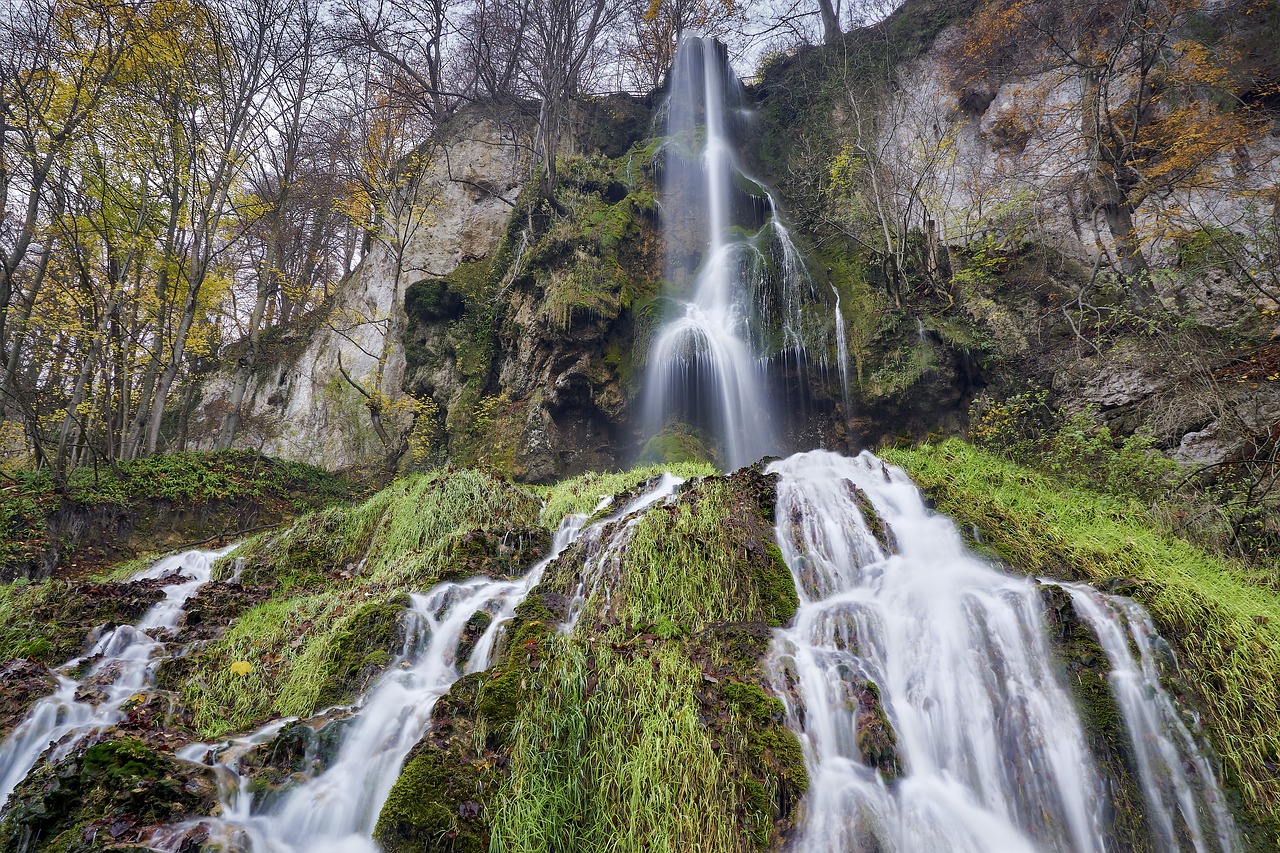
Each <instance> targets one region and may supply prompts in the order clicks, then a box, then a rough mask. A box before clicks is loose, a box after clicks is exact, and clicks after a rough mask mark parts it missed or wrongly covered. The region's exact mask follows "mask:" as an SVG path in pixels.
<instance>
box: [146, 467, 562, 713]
mask: <svg viewBox="0 0 1280 853" xmlns="http://www.w3.org/2000/svg"><path fill="white" fill-rule="evenodd" d="M540 508H541V500H540V495H539V494H538V493H537V492H535V491H534V490H532V489H530V488H528V487H524V486H517V485H513V484H512V483H510V482H507V481H505V480H502V479H499V478H497V477H494V476H492V475H490V474H485V473H481V472H476V471H438V472H433V473H430V474H421V475H415V476H412V477H408V478H406V479H404V480H402V481H399V482H397V483H395V484H393V485H392V486H390V487H389V488H387V489H384V490H383V491H381V492H379V493H378V494H376V495H374V496H373V497H372V498H370V499H368V500H367V501H365V502H364V503H361V504H358V505H355V506H343V507H331V508H329V509H327V510H324V511H321V512H318V513H314V514H312V515H308V516H304V517H303V518H301V519H299V520H298V521H297V522H296V523H295V524H294V525H293V526H292V527H290V528H288V529H287V530H284V531H280V532H278V533H269V534H266V535H263V536H260V537H258V538H257V539H255V540H253V541H251V542H250V543H248V544H247V545H246V546H245V547H244V548H243V549H241V551H240V552H238V554H237V556H236V559H238V560H239V561H241V563H240V569H239V571H240V577H239V580H240V581H241V582H242V583H245V584H252V585H254V587H255V588H258V589H262V588H266V589H269V590H270V598H269V599H268V600H266V601H263V602H261V603H259V604H256V605H255V606H253V607H251V608H250V609H248V610H247V611H245V612H243V613H242V614H240V615H239V616H238V617H237V618H236V619H235V621H234V622H233V624H232V625H231V626H230V627H229V628H228V629H227V630H226V631H225V633H223V634H221V635H220V636H218V637H217V638H216V639H215V640H213V641H212V642H207V643H203V644H198V647H197V648H195V649H193V650H192V652H191V654H189V655H187V656H186V657H184V658H181V659H178V660H175V661H172V662H169V663H166V664H165V665H164V666H163V667H162V668H161V671H160V676H159V680H160V684H161V686H162V687H168V688H171V689H174V690H176V691H179V695H180V698H181V702H182V705H183V707H184V708H186V709H187V710H188V713H189V715H190V717H189V719H190V724H191V726H192V727H193V728H194V729H195V730H196V731H197V732H198V733H199V734H200V735H201V736H202V737H216V736H218V735H221V734H224V733H226V732H229V731H237V730H243V729H246V728H248V727H250V726H252V725H254V724H256V723H259V722H262V721H264V720H267V719H270V718H272V717H280V716H301V717H306V716H308V715H310V714H313V713H315V712H316V711H319V710H321V709H323V708H324V707H326V706H328V705H332V704H337V703H342V702H346V701H349V700H350V699H352V698H354V696H355V695H356V694H357V693H358V692H359V691H360V690H361V689H363V687H364V686H366V685H367V684H368V683H369V681H370V680H371V679H372V677H373V676H374V675H376V674H377V673H378V672H380V671H381V670H382V669H383V668H384V667H385V666H386V665H387V664H388V663H390V661H391V660H392V658H393V657H394V655H395V653H396V652H397V651H398V650H399V648H400V645H401V643H402V636H403V633H402V626H401V625H400V616H401V614H402V612H403V610H404V608H405V606H406V604H407V599H406V598H405V594H406V593H407V592H411V591H416V590H425V589H427V588H429V587H430V586H432V585H433V584H435V583H438V582H439V581H441V580H446V579H449V578H454V577H461V576H470V575H472V574H476V573H478V572H484V573H486V574H491V575H502V574H520V573H523V572H524V571H525V570H527V569H528V567H529V565H530V564H531V563H532V562H534V561H535V560H536V559H538V558H539V557H541V556H542V554H543V553H544V551H545V547H546V545H547V540H548V536H547V534H546V531H545V530H543V529H542V528H541V527H540V526H539V525H538V513H539V510H540ZM234 566H235V562H234V560H228V561H226V562H224V563H222V564H220V568H219V571H220V572H222V573H223V574H224V575H225V574H230V573H232V572H234V571H235V568H234ZM240 661H244V662H247V663H249V664H250V665H251V667H252V670H251V671H250V672H249V673H247V674H237V673H236V672H234V671H233V670H232V664H233V663H236V662H240Z"/></svg>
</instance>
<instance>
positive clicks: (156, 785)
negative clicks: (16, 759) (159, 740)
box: [0, 739, 217, 853]
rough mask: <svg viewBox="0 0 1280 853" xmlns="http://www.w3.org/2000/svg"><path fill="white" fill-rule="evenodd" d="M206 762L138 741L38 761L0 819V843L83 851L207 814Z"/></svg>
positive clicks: (44, 852) (209, 776)
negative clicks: (175, 755)
mask: <svg viewBox="0 0 1280 853" xmlns="http://www.w3.org/2000/svg"><path fill="white" fill-rule="evenodd" d="M216 805H217V784H216V782H215V780H214V776H213V771H212V770H210V769H209V768H206V767H202V766H199V765H196V764H191V763H189V762H185V761H178V760H176V759H174V758H172V757H170V756H168V755H164V754H162V753H159V752H155V751H153V750H152V749H150V748H148V747H147V746H145V745H144V744H143V743H142V742H141V741H138V740H131V739H122V740H107V741H103V742H101V743H97V744H94V745H92V746H89V747H82V748H80V749H78V750H76V751H75V752H73V753H72V754H71V755H69V756H68V757H66V758H65V759H63V760H62V761H59V762H57V763H55V764H42V765H40V766H38V767H37V768H36V769H35V770H34V771H33V772H32V773H31V774H30V775H29V776H28V777H27V778H26V780H24V781H23V782H22V784H21V785H19V786H18V788H17V790H16V791H14V793H13V796H12V798H11V799H10V801H9V803H8V806H7V811H6V812H5V815H4V819H3V821H0V849H3V850H24V851H30V853H89V852H90V851H97V850H113V849H123V848H127V847H129V846H130V845H133V844H138V843H140V842H141V841H143V840H144V839H145V838H146V837H147V835H148V833H149V832H150V831H151V830H153V829H155V828H156V827H157V826H158V825H160V824H169V823H176V822H179V821H182V820H185V819H187V818H190V817H195V816H200V815H207V814H211V813H212V812H213V810H214V808H215V806H216Z"/></svg>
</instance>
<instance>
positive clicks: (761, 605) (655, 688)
mask: <svg viewBox="0 0 1280 853" xmlns="http://www.w3.org/2000/svg"><path fill="white" fill-rule="evenodd" d="M614 482H623V481H620V480H619V481H614ZM633 482H634V480H633ZM578 486H579V487H581V486H582V484H578ZM631 488H632V490H634V489H635V488H636V485H632V486H631ZM592 491H593V490H591V489H590V487H589V486H588V487H586V488H582V489H581V491H580V492H579V494H578V495H577V496H576V498H575V500H576V501H578V506H580V507H581V506H591V505H592V504H594V503H595V501H596V500H598V497H597V495H596V494H592V493H591V492H592ZM773 492H774V479H773V478H772V477H767V476H765V475H763V474H761V473H760V472H759V471H758V470H748V471H744V472H739V473H738V474H735V475H734V476H733V477H724V478H712V479H707V480H702V481H699V482H697V483H696V484H694V485H693V486H691V487H689V488H687V489H685V490H684V491H682V492H681V494H680V495H679V497H678V498H677V499H676V500H675V501H674V502H673V503H671V504H667V505H655V506H653V507H651V508H649V509H648V510H647V511H645V512H644V513H643V514H642V515H640V516H639V517H638V518H637V519H636V520H635V521H634V522H632V523H631V524H630V526H629V527H628V528H627V529H626V534H625V535H627V536H628V541H627V545H626V548H625V550H623V551H621V552H619V553H618V559H619V560H620V564H619V565H617V566H616V567H610V568H609V569H608V570H607V571H606V572H603V573H597V574H593V575H592V576H590V577H588V578H586V579H585V580H587V582H588V592H587V596H588V597H587V602H586V604H585V605H584V607H583V610H582V613H581V618H580V620H579V621H578V623H577V628H576V630H575V631H574V632H573V633H572V634H569V635H565V634H561V633H559V632H555V633H552V632H551V631H549V630H548V628H549V627H550V626H552V625H554V623H555V621H558V620H559V619H560V618H563V617H562V616H561V615H560V614H559V613H558V612H557V611H558V609H559V602H560V601H561V600H563V598H564V595H565V594H566V592H567V591H568V590H571V589H572V588H574V587H575V586H576V585H577V584H578V583H579V582H580V581H582V580H584V579H583V578H582V576H581V574H580V573H581V572H583V571H585V570H587V568H588V566H590V565H593V562H592V560H591V556H592V555H591V553H589V552H587V551H585V550H584V549H582V548H578V549H574V550H573V551H571V552H569V553H568V554H566V556H565V557H563V558H562V559H561V561H558V563H557V564H556V566H554V567H553V571H551V572H549V574H548V576H547V578H546V579H544V585H543V586H541V587H539V589H538V590H535V591H534V593H535V594H534V595H533V596H531V598H530V601H529V602H527V603H526V607H524V608H522V611H523V612H518V613H517V618H516V622H515V624H514V625H513V629H512V637H511V640H510V641H509V643H508V644H507V647H506V650H505V651H506V653H505V657H504V659H503V661H502V662H501V663H500V664H499V666H498V668H497V669H496V670H495V676H494V677H493V678H492V679H490V680H489V681H487V682H486V683H485V685H484V687H483V688H482V691H481V692H482V695H484V694H486V693H488V696H487V697H486V698H487V705H486V704H485V703H484V701H483V700H482V705H481V707H482V709H483V710H484V712H485V713H486V714H492V715H493V719H492V721H491V724H490V725H491V731H492V730H493V729H492V726H493V725H496V726H497V730H498V731H499V733H500V736H499V737H497V738H496V739H493V738H491V741H490V743H489V745H490V746H492V747H494V748H496V749H500V750H502V751H503V752H506V753H508V754H509V755H510V776H509V777H508V779H507V781H506V783H504V786H503V789H502V792H501V794H500V796H499V797H498V799H497V801H496V804H495V812H494V818H493V832H494V841H493V843H494V845H495V846H497V847H499V848H500V849H506V850H526V849H538V850H545V849H593V848H595V847H598V846H600V845H612V846H614V847H616V849H620V850H633V849H634V850H639V849H653V850H683V849H703V850H731V849H733V850H740V849H754V848H758V847H763V846H766V845H768V844H769V843H771V842H773V841H776V840H777V839H778V838H779V837H780V833H782V832H785V831H786V829H787V828H788V827H789V826H790V820H791V818H792V815H793V813H794V809H795V806H796V804H797V802H798V800H799V797H800V795H801V794H802V793H803V791H804V790H805V788H806V787H807V784H808V781H807V776H806V774H805V769H804V759H803V753H802V750H801V748H800V745H799V742H798V741H797V740H796V739H795V736H794V735H793V734H792V733H791V732H790V731H788V730H787V729H786V727H785V726H784V725H783V708H782V704H781V702H780V701H779V700H777V699H775V698H773V697H771V696H769V695H768V694H767V693H766V692H765V691H764V690H763V689H762V687H761V683H762V681H763V675H762V673H761V670H760V660H761V656H762V655H763V653H764V651H765V649H766V648H767V645H768V642H769V630H768V627H767V625H768V624H776V623H778V622H779V621H781V619H785V618H789V617H790V614H791V613H792V612H793V611H794V608H795V601H796V593H795V589H794V586H793V584H792V582H791V577H790V573H789V572H788V571H787V570H786V567H785V566H784V565H783V564H782V562H781V560H780V554H779V553H777V551H776V549H774V550H773V551H771V550H770V549H769V548H767V547H765V546H763V545H762V544H761V543H762V542H768V541H769V540H770V539H771V538H772V537H771V533H772V530H771V527H770V523H771V519H772V513H773ZM624 499H625V498H622V497H620V498H618V499H617V500H616V501H615V505H616V504H617V503H619V502H621V501H622V500H624ZM562 512H563V510H561V511H558V512H556V511H552V517H553V518H554V517H558V515H559V514H562ZM620 531H621V528H618V527H614V528H609V529H607V530H606V532H605V539H606V541H607V539H608V538H609V537H610V536H612V535H617V534H619V532H620ZM672 567H679V569H678V571H672ZM592 571H593V572H597V571H598V570H597V569H592ZM575 573H576V574H575ZM544 587H545V591H543V592H540V591H539V590H543V589H544ZM523 620H528V621H527V622H525V621H523ZM526 626H528V627H527V628H526ZM525 630H530V631H532V633H531V634H530V635H529V636H527V637H526V635H525V634H524V633H523V632H524V631H525ZM511 711H514V714H513V716H512V717H511V720H510V723H509V724H508V720H507V716H506V715H507V714H508V713H509V712H511ZM640 845H647V846H645V847H643V848H642V847H641V846H640Z"/></svg>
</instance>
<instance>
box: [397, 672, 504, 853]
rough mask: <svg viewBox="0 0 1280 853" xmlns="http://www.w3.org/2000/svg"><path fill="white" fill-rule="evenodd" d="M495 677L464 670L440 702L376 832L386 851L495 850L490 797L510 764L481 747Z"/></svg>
mask: <svg viewBox="0 0 1280 853" xmlns="http://www.w3.org/2000/svg"><path fill="white" fill-rule="evenodd" d="M487 678H488V676H487V675H486V674H485V673H475V674H472V675H467V676H463V677H462V678H460V679H458V680H457V681H456V682H454V684H453V687H452V688H450V690H449V692H448V693H447V694H445V695H444V696H442V697H441V698H440V700H439V701H438V702H437V703H436V706H435V708H434V709H433V712H432V722H431V727H430V728H429V729H428V730H427V733H426V734H424V735H423V737H422V739H421V740H420V741H419V742H418V744H417V745H416V746H414V748H413V750H412V751H411V752H410V753H409V755H408V757H407V759H406V761H405V766H404V769H403V770H402V771H401V772H400V776H399V778H398V779H397V780H396V783H395V785H394V786H393V787H392V789H391V793H390V795H389V796H388V797H387V801H386V803H385V804H384V805H383V807H382V811H381V812H380V813H379V815H378V822H377V825H376V827H375V828H374V833H373V837H374V839H375V840H376V841H377V842H378V844H379V845H380V846H381V848H382V849H383V850H384V851H386V853H409V851H414V853H417V851H422V850H428V851H434V850H439V851H450V853H454V852H455V851H487V850H488V849H489V811H490V808H491V802H490V801H491V798H492V797H493V795H494V794H495V792H496V791H497V790H498V787H499V784H500V777H501V775H502V770H501V769H500V766H499V765H500V764H502V763H503V762H501V761H500V760H499V758H498V756H497V755H496V754H494V753H492V752H489V751H486V750H482V751H480V752H479V753H477V752H476V751H475V748H474V744H475V742H476V740H477V732H478V728H477V719H478V717H477V708H478V702H479V698H480V695H481V693H482V692H483V686H482V685H483V684H484V683H485V681H486V679H487Z"/></svg>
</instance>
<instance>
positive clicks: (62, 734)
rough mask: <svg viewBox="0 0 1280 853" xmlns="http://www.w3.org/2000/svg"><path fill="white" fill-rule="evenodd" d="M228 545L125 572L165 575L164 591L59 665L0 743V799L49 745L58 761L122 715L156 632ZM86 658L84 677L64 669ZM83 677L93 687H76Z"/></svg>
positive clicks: (144, 682) (157, 646)
mask: <svg viewBox="0 0 1280 853" xmlns="http://www.w3.org/2000/svg"><path fill="white" fill-rule="evenodd" d="M234 547H235V546H234V545H231V546H228V547H226V548H223V549H221V550H218V551H187V552H185V553H182V554H174V555H172V556H169V557H165V558H164V559H162V560H160V561H159V562H157V563H155V564H154V565H152V566H151V567H150V568H148V569H146V570H144V571H142V572H140V573H138V574H136V575H134V576H133V577H131V578H130V579H129V580H130V582H132V581H140V580H160V579H168V580H170V581H171V582H170V583H167V584H165V585H164V586H163V587H162V589H163V591H164V598H163V599H161V600H160V601H158V602H156V603H155V604H154V605H152V606H151V608H150V609H149V610H148V611H147V612H146V613H145V614H143V616H142V618H141V619H140V620H138V622H137V623H136V624H134V625H120V626H118V627H116V628H113V629H111V630H110V631H107V632H106V633H104V634H103V635H102V636H100V637H98V639H97V641H96V642H95V643H94V645H93V647H92V648H91V649H90V650H89V652H88V653H87V654H85V655H83V656H81V657H78V658H74V659H72V660H70V661H68V662H67V663H65V664H63V665H62V666H61V667H59V668H58V671H57V673H56V677H57V680H58V688H57V690H56V691H55V692H54V693H53V694H51V695H49V696H46V697H45V698H43V699H41V700H40V701H38V702H36V704H35V705H34V706H33V707H32V708H31V710H30V711H29V712H28V713H27V716H26V717H25V718H24V719H23V720H22V722H20V723H19V724H18V725H17V727H16V728H14V730H13V731H12V732H11V733H10V734H9V737H8V738H7V739H6V740H5V741H4V743H3V744H0V807H3V806H4V804H5V802H6V801H7V800H8V799H9V796H10V795H12V794H13V792H14V790H15V789H16V788H17V787H18V785H19V784H21V783H22V780H23V779H25V778H26V776H27V774H28V773H29V772H31V768H32V767H33V766H35V763H36V761H37V760H38V759H39V758H40V756H41V755H42V754H43V753H44V751H45V750H46V749H48V748H49V747H50V746H51V745H52V747H53V749H52V751H51V753H50V756H49V760H50V761H59V760H61V759H63V758H65V757H66V756H67V755H69V754H70V753H71V751H72V750H73V749H75V748H76V747H77V746H79V745H80V744H81V743H83V742H84V740H85V739H86V738H87V737H88V736H89V735H91V734H93V733H94V732H96V731H100V730H102V729H106V728H110V727H111V726H113V725H115V724H116V723H117V722H119V721H120V719H121V717H123V716H124V710H123V709H124V706H125V703H127V702H128V701H129V700H130V699H131V698H133V697H134V696H136V695H137V694H138V693H139V691H141V690H143V689H144V688H146V687H147V686H148V685H149V684H151V683H152V676H153V674H154V673H155V669H156V666H157V665H158V664H159V663H160V661H162V660H163V659H164V656H163V654H162V652H163V650H164V643H163V642H162V641H160V640H158V639H156V636H158V635H160V634H161V633H162V632H164V631H167V630H170V629H172V628H174V627H176V626H177V624H178V619H179V618H180V617H181V616H182V609H183V607H184V606H185V605H186V603H187V601H188V600H189V599H190V598H191V597H192V596H194V595H195V594H196V592H198V591H199V589H200V587H202V586H204V584H206V583H208V581H209V579H210V578H211V577H212V576H213V564H214V562H216V561H217V559H218V558H219V557H222V556H224V555H225V554H227V553H229V552H230V551H231V550H232V549H233V548H234ZM86 664H87V665H88V671H87V672H86V673H85V675H84V676H83V677H82V678H80V679H76V678H73V677H72V676H71V675H70V673H72V672H74V671H75V670H77V669H78V668H80V667H82V666H84V665H86ZM85 685H92V686H94V687H95V688H97V689H96V690H95V691H93V692H92V693H82V691H81V688H82V687H83V686H85ZM77 694H80V697H79V698H78V697H77Z"/></svg>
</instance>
